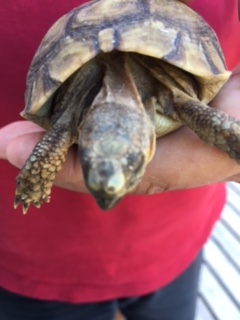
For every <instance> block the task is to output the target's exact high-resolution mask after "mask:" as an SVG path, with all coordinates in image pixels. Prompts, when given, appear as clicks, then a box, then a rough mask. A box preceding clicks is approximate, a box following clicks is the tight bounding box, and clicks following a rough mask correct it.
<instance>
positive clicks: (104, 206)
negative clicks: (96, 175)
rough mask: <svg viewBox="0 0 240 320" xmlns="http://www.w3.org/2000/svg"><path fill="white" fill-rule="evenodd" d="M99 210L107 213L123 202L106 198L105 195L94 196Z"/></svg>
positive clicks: (118, 199) (114, 198) (113, 198)
mask: <svg viewBox="0 0 240 320" xmlns="http://www.w3.org/2000/svg"><path fill="white" fill-rule="evenodd" d="M93 196H94V198H95V200H96V202H97V204H98V206H99V208H100V209H101V210H103V211H107V210H110V209H112V208H113V207H115V205H116V204H117V203H118V202H119V201H120V200H121V198H117V197H116V196H115V197H106V194H105V193H102V194H101V193H98V194H94V195H93Z"/></svg>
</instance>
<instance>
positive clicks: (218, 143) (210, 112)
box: [175, 99, 240, 163]
mask: <svg viewBox="0 0 240 320" xmlns="http://www.w3.org/2000/svg"><path fill="white" fill-rule="evenodd" d="M175 107H176V108H175V111H176V112H177V114H178V116H179V118H180V119H181V120H182V121H183V122H184V123H185V124H186V125H187V126H189V127H190V128H191V129H192V130H193V131H194V132H195V133H196V134H197V135H198V136H199V137H200V138H201V139H202V140H204V141H205V142H207V143H208V144H209V145H211V146H215V147H217V148H218V149H220V150H221V151H223V152H225V153H226V154H227V155H228V156H229V157H230V158H232V159H235V160H236V161H237V162H238V163H240V121H239V120H237V119H235V118H233V117H231V116H229V115H228V114H226V113H224V112H222V111H219V110H217V109H214V108H211V107H209V106H208V105H206V104H204V103H201V102H200V101H197V100H194V99H191V100H188V101H185V103H182V101H181V104H179V105H177V106H176V105H175Z"/></svg>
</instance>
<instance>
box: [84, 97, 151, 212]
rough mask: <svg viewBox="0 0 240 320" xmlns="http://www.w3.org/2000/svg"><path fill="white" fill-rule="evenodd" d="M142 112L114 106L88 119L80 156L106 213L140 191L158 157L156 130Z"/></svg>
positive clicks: (87, 180) (103, 106) (105, 105)
mask: <svg viewBox="0 0 240 320" xmlns="http://www.w3.org/2000/svg"><path fill="white" fill-rule="evenodd" d="M142 111H143V112H138V109H133V110H132V112H131V108H129V106H128V105H124V104H117V103H114V102H110V103H103V104H100V105H97V106H95V108H93V109H92V110H91V111H90V112H89V113H88V115H87V116H86V118H85V119H84V122H83V124H82V127H81V131H80V134H79V155H80V160H81V164H82V168H83V175H84V179H85V183H86V185H87V187H88V189H89V191H90V192H91V193H92V195H93V196H94V198H95V200H96V201H97V203H98V205H99V207H100V208H101V209H102V210H109V209H111V208H112V207H114V205H116V204H117V203H118V202H119V200H120V199H121V198H122V197H123V196H124V195H126V194H127V193H129V192H131V191H132V190H133V189H134V188H136V186H137V185H138V184H139V182H140V181H141V179H142V177H143V174H144V172H145V168H146V165H147V163H148V162H149V161H150V160H151V158H152V155H153V154H154V151H155V133H154V127H153V125H152V123H151V122H150V120H149V118H148V115H147V114H146V112H145V110H144V109H143V110H142Z"/></svg>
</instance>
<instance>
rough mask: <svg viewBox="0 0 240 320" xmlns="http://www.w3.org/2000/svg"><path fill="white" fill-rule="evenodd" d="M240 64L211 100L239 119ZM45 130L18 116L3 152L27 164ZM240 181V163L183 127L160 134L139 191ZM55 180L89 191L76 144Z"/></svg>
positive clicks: (5, 131) (3, 139) (3, 138)
mask: <svg viewBox="0 0 240 320" xmlns="http://www.w3.org/2000/svg"><path fill="white" fill-rule="evenodd" d="M239 101H240V66H239V67H238V68H237V69H236V70H235V71H234V72H233V74H232V76H231V78H230V79H229V81H228V82H227V83H226V84H225V86H224V87H223V88H222V90H221V91H220V92H219V94H218V95H217V96H216V97H215V99H214V100H213V101H212V102H211V106H212V107H215V108H217V109H220V110H222V111H225V112H227V113H229V114H230V115H231V116H234V117H236V118H238V119H240V110H239ZM43 133H44V131H43V129H41V128H39V127H38V126H37V125H35V124H33V123H30V122H27V121H19V122H15V123H12V124H10V125H8V126H6V127H4V128H2V129H1V130H0V158H2V159H6V160H8V161H9V162H10V163H12V164H13V165H15V166H17V167H19V168H20V167H22V166H23V164H24V162H25V161H26V159H27V157H28V156H29V154H30V153H31V151H32V149H33V147H34V146H35V145H36V143H37V142H38V140H39V139H40V138H41V137H42V135H43ZM230 180H232V181H240V165H238V164H237V163H236V162H235V161H234V160H231V159H229V158H228V156H227V155H225V154H224V153H222V152H221V151H219V150H217V149H216V148H213V147H209V146H207V145H206V144H205V143H204V142H203V141H201V140H200V139H199V138H198V137H197V136H196V135H195V134H194V133H193V132H192V131H191V130H190V129H188V128H186V127H184V128H181V129H179V130H177V131H175V132H173V133H171V134H169V135H167V136H164V137H162V138H159V139H158V140H157V146H156V154H155V156H154V158H153V160H152V161H151V163H150V164H149V165H148V167H147V170H146V173H145V175H144V178H143V180H142V182H141V183H140V185H139V186H138V188H137V190H135V193H141V194H153V193H158V192H162V191H169V190H177V189H186V188H193V187H199V186H203V185H208V184H211V183H215V182H220V181H230ZM55 185H57V186H59V187H62V188H66V189H69V190H72V191H77V192H88V191H87V189H86V187H85V185H84V182H83V176H82V171H81V165H80V162H79V160H78V156H77V152H76V146H73V147H72V148H71V149H70V150H69V153H68V157H67V161H66V163H65V165H64V166H63V169H62V170H61V171H60V172H59V173H58V175H57V178H56V180H55Z"/></svg>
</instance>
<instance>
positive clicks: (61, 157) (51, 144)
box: [14, 127, 70, 214]
mask: <svg viewBox="0 0 240 320" xmlns="http://www.w3.org/2000/svg"><path fill="white" fill-rule="evenodd" d="M64 129H65V128H64ZM69 146H70V134H69V133H68V132H67V130H63V129H62V128H56V127H54V128H53V129H50V130H49V131H48V132H47V133H46V134H45V136H44V137H43V138H42V139H41V140H40V142H39V143H38V144H37V145H36V147H35V148H34V150H33V152H32V154H31V155H30V157H29V158H28V160H27V161H26V163H25V165H24V167H23V168H22V170H21V171H20V173H19V175H18V177H17V179H16V184H17V186H16V192H15V200H14V208H17V206H18V205H19V204H20V203H21V204H22V207H23V213H24V214H26V213H27V211H28V208H29V206H30V205H31V204H32V205H34V206H35V207H37V208H39V207H40V206H41V205H42V203H43V202H49V201H50V193H51V188H52V185H53V181H54V179H55V176H56V174H57V172H58V171H59V170H60V169H61V168H62V164H63V162H64V161H65V159H66V155H67V151H68V149H69Z"/></svg>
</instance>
